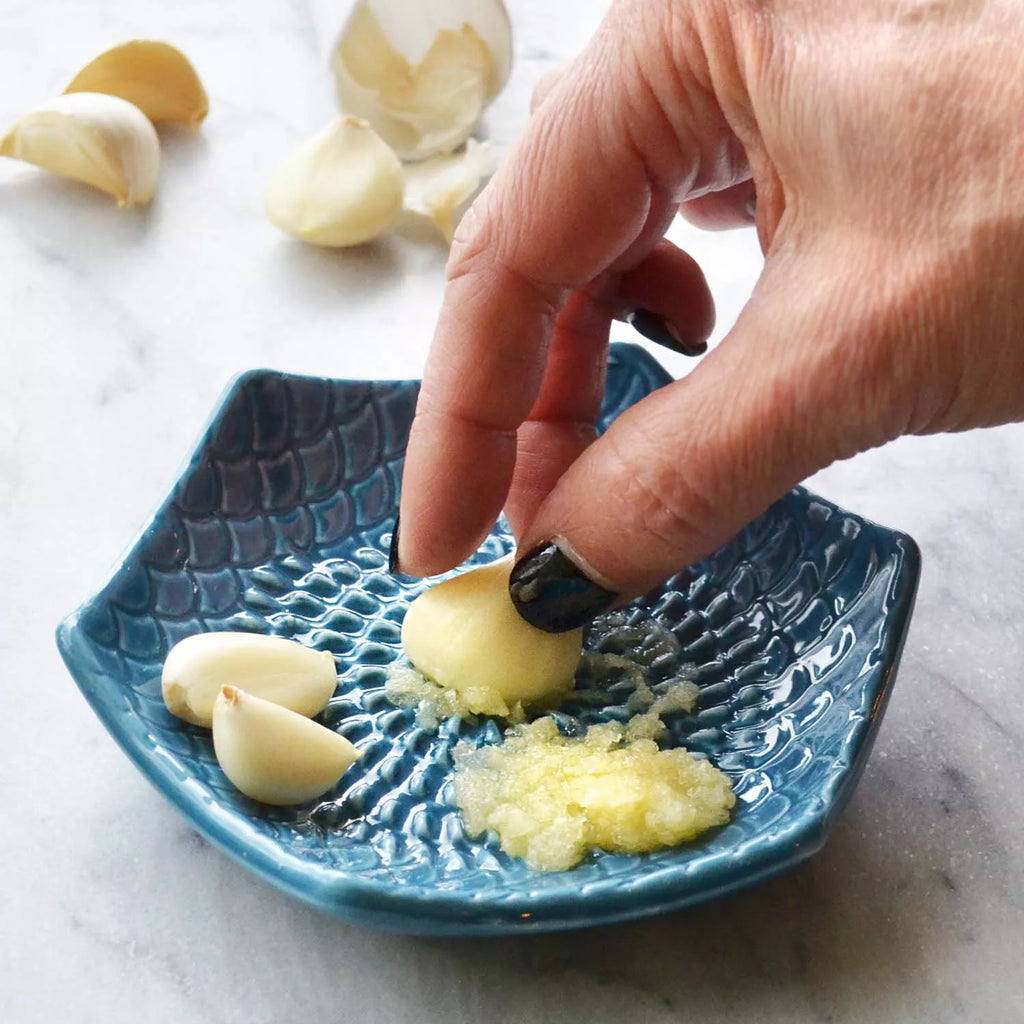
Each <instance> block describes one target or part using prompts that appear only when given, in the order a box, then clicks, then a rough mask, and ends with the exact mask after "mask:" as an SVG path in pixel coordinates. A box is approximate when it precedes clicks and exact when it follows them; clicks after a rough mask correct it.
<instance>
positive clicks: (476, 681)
mask: <svg viewBox="0 0 1024 1024" xmlns="http://www.w3.org/2000/svg"><path fill="white" fill-rule="evenodd" d="M512 565H513V559H512V556H511V555H510V556H509V557H507V558H502V559H500V560H498V561H496V562H491V563H490V564H489V565H485V566H481V567H480V568H478V569H471V570H469V571H468V572H464V573H462V575H460V576H454V577H452V578H451V579H448V580H445V581H444V582H442V583H439V584H437V585H436V586H434V587H432V588H431V589H430V590H427V591H424V592H423V593H422V594H421V595H420V596H419V597H418V598H416V600H415V601H413V603H412V604H411V605H410V606H409V610H408V612H406V615H405V622H404V623H403V624H402V646H403V647H404V648H405V653H406V654H407V655H408V657H409V660H410V661H411V662H412V663H413V665H415V666H416V668H418V669H419V670H420V672H422V673H423V674H424V675H425V676H427V677H428V678H430V679H433V680H434V682H436V683H438V684H439V685H440V686H442V687H444V688H445V689H453V690H456V691H457V692H458V693H459V694H460V696H461V697H462V699H463V701H464V702H465V703H466V705H467V706H468V707H469V709H470V710H471V711H475V712H479V713H481V714H497V715H507V714H508V713H509V711H510V710H511V708H512V706H513V705H514V704H515V703H516V702H522V703H524V704H527V703H536V702H538V701H541V700H548V699H554V698H557V697H559V696H561V695H563V694H564V693H565V692H566V691H567V690H569V689H570V688H571V687H572V684H573V678H574V676H575V673H576V667H577V665H578V664H579V660H580V655H581V653H582V649H583V631H582V630H578V629H577V630H573V631H571V632H568V633H544V632H542V631H541V630H539V629H536V628H535V627H533V626H531V625H530V624H529V623H527V622H526V621H524V620H523V619H522V617H521V616H520V615H519V613H518V612H517V611H516V610H515V608H514V607H513V605H512V600H511V598H510V597H509V596H508V580H509V575H510V573H511V571H512Z"/></svg>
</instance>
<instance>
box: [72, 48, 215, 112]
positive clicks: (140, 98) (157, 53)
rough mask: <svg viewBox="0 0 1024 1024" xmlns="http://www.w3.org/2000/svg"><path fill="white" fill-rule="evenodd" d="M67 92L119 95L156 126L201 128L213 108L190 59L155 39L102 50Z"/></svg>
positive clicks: (80, 73)
mask: <svg viewBox="0 0 1024 1024" xmlns="http://www.w3.org/2000/svg"><path fill="white" fill-rule="evenodd" d="M64 92H65V93H74V92H101V93H107V94H108V95H110V96H120V97H121V99H124V100H127V101H128V102H129V103H134V104H135V106H137V107H138V108H139V109H140V110H141V111H142V112H143V113H144V114H145V115H146V117H148V118H149V119H150V121H154V122H161V121H181V122H184V123H185V124H199V122H200V121H202V120H203V118H204V117H206V115H207V113H208V112H209V109H210V103H209V100H208V99H207V97H206V90H205V89H204V88H203V83H202V82H200V81H199V75H197V74H196V69H195V68H194V67H193V66H192V64H191V63H190V62H189V59H188V58H187V57H186V56H185V55H184V54H183V53H182V52H181V50H179V49H177V48H176V47H174V46H171V45H170V44H169V43H161V42H157V41H155V40H152V39H132V40H131V41H130V42H127V43H122V44H121V45H120V46H114V47H112V48H111V49H109V50H106V51H104V52H103V53H101V54H100V55H99V56H98V57H96V58H95V59H94V60H91V61H90V62H89V63H88V64H86V66H85V67H84V68H82V70H81V71H79V72H78V74H77V75H75V77H74V78H73V79H72V80H71V84H70V85H69V86H68V87H67V88H66V89H65V90H64Z"/></svg>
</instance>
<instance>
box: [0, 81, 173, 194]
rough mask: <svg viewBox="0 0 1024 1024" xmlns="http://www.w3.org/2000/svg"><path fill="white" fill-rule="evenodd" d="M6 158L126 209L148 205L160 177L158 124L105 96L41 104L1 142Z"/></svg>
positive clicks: (81, 94)
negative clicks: (109, 197) (84, 188)
mask: <svg viewBox="0 0 1024 1024" xmlns="http://www.w3.org/2000/svg"><path fill="white" fill-rule="evenodd" d="M0 156H9V157H13V158H14V159H16V160H24V161H25V162H26V163H30V164H35V165H36V166H37V167H42V168H43V169H44V170H47V171H52V172H53V173H54V174H60V175H62V176H63V177H65V178H72V179H74V180H75V181H81V182H83V183H84V184H86V185H92V186H93V187H94V188H98V189H101V190H102V191H104V192H109V193H110V195H112V196H113V197H114V198H115V199H116V200H117V201H118V204H119V205H121V206H132V205H134V204H136V203H148V202H149V200H150V199H152V198H153V193H154V191H155V190H156V183H157V179H158V177H159V175H160V143H159V140H158V139H157V136H156V131H155V130H154V128H153V125H152V124H151V123H150V122H149V120H148V119H147V118H146V116H145V114H143V113H142V111H140V110H139V108H138V107H136V106H135V105H134V104H132V103H129V102H128V101H127V100H123V99H120V98H118V97H117V96H107V95H105V94H103V93H92V92H79V93H70V94H68V95H65V96H58V97H57V98H56V99H52V100H49V101H48V102H46V103H42V104H40V105H39V106H38V107H36V109H35V110H33V111H30V112H29V113H28V114H25V115H24V116H23V117H20V118H19V119H18V120H17V121H16V122H15V123H14V124H13V125H12V126H11V128H10V129H9V130H8V131H7V133H6V134H5V135H4V136H3V138H0Z"/></svg>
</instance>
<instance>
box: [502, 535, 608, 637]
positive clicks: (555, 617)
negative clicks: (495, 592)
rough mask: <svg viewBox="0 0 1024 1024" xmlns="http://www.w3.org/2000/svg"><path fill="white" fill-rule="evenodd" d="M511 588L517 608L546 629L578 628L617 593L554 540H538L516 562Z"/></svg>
mask: <svg viewBox="0 0 1024 1024" xmlns="http://www.w3.org/2000/svg"><path fill="white" fill-rule="evenodd" d="M508 592H509V595H510V596H511V598H512V603H513V604H514V605H515V606H516V611H518V612H519V614H520V615H521V616H522V617H523V618H524V619H526V621H527V622H528V623H530V625H531V626H536V627H537V629H542V630H544V632H545V633H564V632H565V631H566V630H567V629H578V628H579V627H580V626H583V625H586V624H587V623H588V622H589V621H590V620H591V619H593V618H594V617H595V616H596V615H600V614H601V612H603V611H605V609H607V608H609V607H611V605H612V604H614V602H615V599H616V598H617V597H618V594H616V593H615V592H614V591H612V590H606V589H605V588H604V587H602V586H600V585H599V584H597V583H595V582H594V581H593V580H592V579H590V578H589V577H588V576H587V575H586V574H585V573H584V572H583V570H582V569H581V568H580V567H579V566H578V565H576V563H575V562H573V561H571V560H570V559H569V558H568V557H567V556H566V554H565V552H564V551H562V549H561V548H560V547H559V546H558V545H557V544H556V543H554V542H553V541H549V542H548V543H546V544H539V545H538V546H537V547H535V548H534V549H533V550H532V551H529V552H527V553H526V554H525V555H523V557H522V558H520V559H519V561H518V562H516V564H515V568H513V570H512V575H511V577H510V579H509V584H508Z"/></svg>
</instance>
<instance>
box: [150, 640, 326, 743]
mask: <svg viewBox="0 0 1024 1024" xmlns="http://www.w3.org/2000/svg"><path fill="white" fill-rule="evenodd" d="M337 681H338V676H337V670H336V667H335V664H334V657H333V655H332V654H331V653H330V651H317V650H314V649H313V648H311V647H305V646H303V645H302V644H300V643H298V642H297V641H295V640H285V639H284V638H283V637H277V636H263V635H262V634H259V633H196V634H195V635H194V636H189V637H186V638H185V639H184V640H179V641H178V643H176V644H175V645H174V646H173V647H172V648H171V651H170V653H169V654H168V655H167V659H166V660H165V661H164V669H163V676H162V678H161V689H162V691H163V698H164V703H165V704H166V705H167V710H168V711H170V712H171V714H174V715H177V716H178V717H179V718H183V719H184V720H185V721H186V722H191V723H192V724H193V725H202V726H206V727H207V728H209V727H210V725H211V723H212V721H213V706H214V703H215V702H216V700H217V696H218V695H219V693H220V691H221V687H222V686H225V685H238V686H244V687H245V689H246V690H247V691H248V692H249V693H251V694H253V695H254V696H257V697H261V698H262V699H264V700H268V701H271V702H272V703H274V704H279V705H281V706H282V707H286V708H289V709H290V710H292V711H294V712H296V713H297V714H300V715H306V716H307V717H308V716H312V715H316V714H319V712H321V711H323V709H324V708H325V707H326V706H327V702H328V701H329V700H330V698H331V695H332V694H333V693H334V690H335V686H336V685H337Z"/></svg>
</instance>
